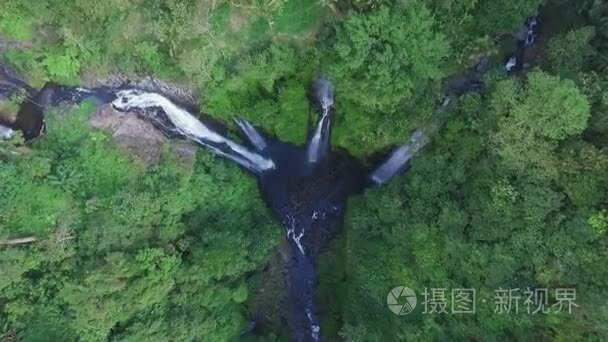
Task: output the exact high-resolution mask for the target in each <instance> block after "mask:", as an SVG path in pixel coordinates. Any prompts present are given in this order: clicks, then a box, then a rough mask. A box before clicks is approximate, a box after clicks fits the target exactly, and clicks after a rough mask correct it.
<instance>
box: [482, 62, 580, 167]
mask: <svg viewBox="0 0 608 342" xmlns="http://www.w3.org/2000/svg"><path fill="white" fill-rule="evenodd" d="M492 112H493V115H494V116H495V117H497V118H498V127H497V131H496V134H495V135H494V136H493V137H492V142H493V144H494V146H495V148H496V151H497V153H498V154H499V155H500V156H501V157H503V158H505V161H506V162H507V163H508V164H509V165H511V167H513V168H515V169H517V170H521V171H523V170H525V169H526V168H529V167H530V166H532V165H534V167H535V168H537V170H538V171H539V172H540V174H542V175H553V176H554V175H555V172H556V167H557V164H556V160H555V157H554V154H553V151H554V150H555V148H556V147H557V143H558V142H559V141H561V140H563V139H565V138H566V137H568V136H571V135H573V134H578V133H581V132H582V131H583V129H585V127H586V126H587V119H588V118H589V115H590V106H589V103H588V101H587V99H586V97H585V96H584V95H583V94H581V92H580V91H579V90H578V88H577V87H576V85H575V84H574V82H572V81H571V80H567V79H566V80H563V79H560V78H559V77H557V76H551V75H549V74H546V73H543V72H534V73H532V74H530V75H529V76H528V80H527V82H526V84H525V85H524V86H523V87H521V88H517V86H516V85H515V84H514V82H513V81H503V82H502V83H500V84H498V86H497V90H496V92H495V93H494V94H493V101H492Z"/></svg>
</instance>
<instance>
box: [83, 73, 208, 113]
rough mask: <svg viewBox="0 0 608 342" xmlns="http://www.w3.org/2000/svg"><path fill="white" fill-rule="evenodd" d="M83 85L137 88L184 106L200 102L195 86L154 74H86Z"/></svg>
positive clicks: (195, 104)
mask: <svg viewBox="0 0 608 342" xmlns="http://www.w3.org/2000/svg"><path fill="white" fill-rule="evenodd" d="M82 87H85V88H99V87H106V88H110V89H121V88H136V89H141V90H144V91H148V92H154V93H159V94H163V95H165V96H167V97H168V98H170V99H171V100H173V102H175V103H178V104H180V105H181V106H184V107H197V105H198V102H199V101H198V96H197V94H196V92H195V91H194V90H193V89H194V88H193V87H188V86H187V85H180V84H175V83H170V82H166V81H163V80H161V79H158V78H157V77H154V76H134V75H127V74H123V73H115V74H112V75H110V76H104V77H96V76H94V75H90V74H85V75H83V77H82ZM188 109H190V108H188ZM195 109H196V108H195Z"/></svg>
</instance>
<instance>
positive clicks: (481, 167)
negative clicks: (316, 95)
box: [0, 0, 608, 341]
mask: <svg viewBox="0 0 608 342" xmlns="http://www.w3.org/2000/svg"><path fill="white" fill-rule="evenodd" d="M540 4H541V1H540V0H517V1H507V0H465V1H462V0H441V1H435V0H414V1H399V0H394V1H387V0H384V1H383V0H367V1H365V0H363V1H359V0H323V1H316V0H301V1H295V0H272V1H270V0H239V1H230V2H226V1H221V0H220V1H203V0H200V1H199V0H197V1H194V0H192V1H189V0H186V1H177V0H165V1H150V0H130V1H122V0H120V1H119V0H111V1H86V0H66V1H59V2H57V1H50V0H6V1H4V2H3V4H2V11H0V32H1V34H2V37H3V40H6V41H16V42H18V43H19V44H18V45H17V46H18V47H17V48H13V49H8V50H4V51H3V54H4V57H5V58H6V59H7V60H8V61H10V62H11V63H12V64H13V65H15V66H16V67H17V68H18V69H19V70H20V71H21V72H22V73H23V74H24V75H26V76H27V78H28V80H29V81H30V82H31V83H32V84H35V85H41V84H43V83H44V82H46V81H57V82H63V83H69V84H77V83H79V82H80V79H81V78H89V79H90V78H103V77H105V76H106V75H108V74H109V73H115V72H124V73H128V74H134V73H151V74H154V75H156V76H158V77H160V78H162V79H165V80H169V81H174V82H180V83H184V84H187V85H189V86H190V87H191V88H193V89H196V90H197V91H198V93H199V94H200V103H201V110H202V111H205V112H208V113H211V115H215V116H217V117H219V118H222V119H231V118H232V117H234V116H237V115H242V116H244V117H246V118H247V119H249V120H250V121H252V122H253V123H254V124H256V125H259V126H261V127H263V128H264V129H265V130H266V131H267V132H268V133H270V134H274V135H277V136H278V137H280V138H281V139H284V140H287V141H292V142H296V143H301V142H303V141H304V139H305V130H304V127H305V126H306V122H307V114H308V107H307V102H306V87H307V85H308V84H309V82H310V81H311V80H312V78H313V77H314V76H316V75H317V74H318V73H319V72H321V73H323V74H325V75H327V77H329V78H330V79H331V80H333V81H334V83H335V85H336V91H337V96H336V97H337V103H336V109H337V115H336V122H335V124H336V126H335V134H334V140H335V143H336V144H337V145H339V146H341V147H344V148H347V149H348V150H349V151H351V152H352V153H353V154H355V155H358V156H366V155H368V154H369V153H371V152H374V151H376V150H378V149H382V148H386V147H388V146H390V145H393V144H397V143H401V142H403V141H404V140H405V139H406V138H407V136H408V135H409V133H410V132H411V131H412V130H413V129H415V128H417V127H421V126H423V125H425V123H427V122H428V121H429V120H430V119H431V117H432V115H433V113H434V109H435V107H436V106H437V103H438V102H439V101H440V99H441V97H442V94H443V90H442V80H443V79H444V78H445V77H446V76H448V75H451V74H453V73H455V72H462V71H463V70H465V69H466V68H468V67H470V66H471V65H473V64H474V63H475V62H476V60H477V59H478V58H479V56H481V55H482V54H490V55H491V56H493V60H494V63H495V64H496V65H499V64H500V63H501V62H502V58H503V55H502V53H503V52H504V51H505V49H512V46H511V45H509V42H512V40H513V38H512V37H510V34H511V33H513V32H516V31H517V30H518V29H519V27H520V26H521V23H523V21H524V20H525V18H526V17H527V16H528V15H530V13H532V12H533V11H534V10H535V9H536V8H537V6H539V5H540ZM543 5H544V10H543V11H544V13H545V17H546V18H545V22H544V23H543V30H542V31H541V37H540V40H539V42H538V43H537V45H536V48H537V52H536V53H535V55H534V56H532V57H531V60H532V61H533V70H530V71H529V72H528V73H527V75H526V76H525V77H511V78H509V77H508V76H507V75H505V73H504V72H503V71H502V70H501V68H499V67H496V68H494V69H492V70H491V72H490V73H489V75H488V76H487V80H486V83H487V87H486V89H485V90H484V91H483V92H481V93H478V94H470V95H466V96H464V97H462V98H461V99H459V100H458V101H456V102H455V104H454V106H453V107H452V108H451V109H450V113H449V115H450V118H449V120H448V121H447V122H446V124H445V125H444V126H443V127H442V128H441V130H440V131H439V132H437V133H436V134H435V135H434V136H433V143H432V145H431V146H430V147H429V148H427V149H425V150H424V151H423V153H422V154H421V155H420V156H419V157H418V158H417V159H416V161H415V163H414V165H413V167H412V169H411V170H410V171H409V173H408V174H407V175H406V176H404V177H400V178H399V179H398V180H396V181H395V182H393V183H391V184H390V185H389V186H387V187H385V188H380V189H376V190H372V191H368V192H366V193H365V194H364V195H362V196H359V197H357V198H354V199H353V200H352V203H351V205H350V208H349V215H348V217H347V222H346V226H345V227H344V232H343V234H342V235H341V237H340V238H339V239H338V240H336V241H335V243H334V244H333V245H332V246H331V248H330V249H328V251H327V252H326V253H325V255H322V256H321V257H320V258H319V263H320V265H319V267H320V274H319V279H320V289H319V293H318V296H319V303H321V304H322V305H321V307H320V309H321V311H322V312H321V318H322V321H323V325H322V326H323V330H322V333H323V334H324V336H325V338H326V340H330V341H333V340H346V341H394V340H419V341H428V340H491V341H498V340H511V339H515V340H539V339H540V340H568V341H570V340H597V341H600V340H606V339H607V338H608V304H606V300H605V298H606V296H607V295H608V293H607V289H608V286H607V285H608V284H607V283H608V273H607V272H608V269H607V268H606V267H605V264H606V259H607V257H608V237H607V234H608V233H607V231H608V211H607V210H608V197H607V196H608V191H607V190H608V189H607V187H608V175H607V174H606V170H607V169H608V155H607V147H608V138H607V135H606V133H607V131H608V96H607V95H606V94H608V74H607V72H606V71H607V70H608V26H607V23H608V5H606V4H604V3H602V2H598V1H592V0H581V1H577V2H576V3H574V2H571V1H566V0H548V1H547V3H545V4H543ZM503 42H506V43H503ZM504 44H507V45H508V46H507V47H505V45H504ZM0 46H2V44H0ZM93 110H94V109H93V108H92V105H91V104H84V105H83V106H81V108H79V109H77V110H76V111H75V112H74V113H71V114H69V115H51V116H50V118H49V120H50V122H49V125H48V126H49V130H48V133H47V134H46V135H45V136H43V137H41V138H39V139H37V140H36V141H35V142H33V144H31V145H29V146H28V147H23V146H21V144H20V143H19V142H2V143H1V145H0V240H6V239H10V238H16V237H22V236H35V237H36V239H37V242H35V243H32V244H29V245H21V246H9V247H7V246H3V247H0V264H1V265H0V335H3V336H4V338H10V337H12V336H16V337H18V338H19V339H20V340H23V341H48V340H57V341H64V340H65V341H75V340H80V341H102V340H128V341H148V340H157V341H192V340H203V341H226V340H230V339H233V338H236V337H238V335H239V333H240V331H241V330H242V329H244V328H245V327H246V326H247V324H248V323H247V319H248V315H247V308H248V305H249V303H250V301H251V300H252V297H253V296H254V295H255V291H256V288H257V287H258V286H259V281H258V275H259V271H260V269H261V268H262V267H263V265H264V264H265V263H266V262H267V260H268V259H269V257H270V256H271V255H272V254H273V253H275V251H276V246H277V245H278V243H279V241H280V239H281V228H280V227H279V226H278V224H277V223H276V222H275V221H274V220H273V219H272V218H271V216H270V213H269V211H268V210H267V209H266V208H265V205H264V203H263V202H262V200H261V199H260V196H259V194H258V192H257V189H256V185H255V184H254V180H253V179H251V178H250V177H248V176H246V175H244V174H243V173H242V172H241V171H240V170H239V169H238V168H237V167H235V166H233V165H230V164H228V163H226V162H223V161H221V160H218V159H216V158H214V157H213V156H211V155H210V154H209V153H207V152H205V151H199V152H198V155H197V158H196V162H195V165H194V167H193V168H192V169H188V168H184V167H183V166H182V165H180V163H179V162H178V160H177V159H176V158H175V156H174V155H173V154H172V153H171V152H170V151H169V149H166V151H165V153H163V158H162V161H161V162H160V163H159V164H158V165H156V166H152V167H148V168H146V167H144V166H142V165H141V163H139V162H138V161H137V160H134V159H133V158H132V157H131V156H130V155H128V154H127V153H126V152H125V151H124V150H122V149H121V148H119V147H118V146H116V145H115V144H114V143H113V142H112V140H111V138H110V137H108V136H107V135H106V134H104V133H102V132H99V131H94V130H91V129H90V128H89V127H88V125H87V120H88V119H87V118H88V116H89V115H90V114H91V112H92V111H93ZM13 152H16V153H19V154H18V156H15V154H14V153H13ZM398 285H407V286H409V287H411V288H413V289H415V290H416V291H417V293H418V295H419V301H421V300H422V298H421V294H422V291H423V289H424V288H447V289H455V288H475V289H476V291H477V298H478V300H481V299H486V300H487V303H488V305H485V306H482V305H481V304H478V310H477V313H476V314H475V315H436V314H424V313H422V312H421V311H420V307H419V308H418V311H414V312H413V313H412V314H410V315H408V316H397V315H394V314H393V313H391V312H390V311H389V310H388V308H387V307H386V295H387V293H388V291H389V290H390V289H392V288H393V287H395V286H398ZM498 288H508V289H512V288H520V289H525V288H548V289H551V290H554V289H557V288H576V290H577V298H576V303H577V304H578V305H579V307H578V308H575V309H574V312H573V313H572V314H568V313H567V312H560V313H556V312H555V311H552V312H550V313H548V314H536V315H529V314H526V313H525V312H524V310H523V307H521V308H520V309H522V310H520V313H519V314H509V315H505V314H502V315H501V314H498V313H496V312H494V306H493V305H492V304H493V302H494V297H495V290H497V289H498ZM549 295H550V298H549V299H550V302H554V301H555V296H554V293H553V292H550V294H549ZM284 338H285V336H281V335H280V334H279V335H276V332H275V333H271V332H268V334H267V335H266V336H263V337H259V340H277V339H278V340H282V339H284Z"/></svg>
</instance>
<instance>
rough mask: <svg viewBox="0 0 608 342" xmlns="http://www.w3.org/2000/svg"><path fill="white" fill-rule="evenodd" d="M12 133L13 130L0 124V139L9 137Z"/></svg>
mask: <svg viewBox="0 0 608 342" xmlns="http://www.w3.org/2000/svg"><path fill="white" fill-rule="evenodd" d="M14 133H15V131H13V130H12V129H10V128H8V127H6V126H3V125H0V139H10V138H11V137H12V136H13V134H14Z"/></svg>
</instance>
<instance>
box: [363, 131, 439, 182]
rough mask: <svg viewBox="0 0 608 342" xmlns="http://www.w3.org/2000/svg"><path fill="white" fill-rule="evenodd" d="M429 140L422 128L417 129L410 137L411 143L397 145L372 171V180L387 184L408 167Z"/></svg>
mask: <svg viewBox="0 0 608 342" xmlns="http://www.w3.org/2000/svg"><path fill="white" fill-rule="evenodd" d="M427 142H428V138H427V136H426V135H425V134H424V132H422V131H421V130H416V131H415V132H414V134H412V137H411V138H410V143H409V144H405V145H402V146H399V147H397V148H396V149H394V150H393V152H391V154H390V156H389V157H388V159H387V160H386V161H385V162H384V163H382V164H380V166H378V167H377V168H376V169H375V170H374V171H372V172H371V173H370V176H369V178H370V180H371V181H372V182H373V183H374V184H377V185H381V184H385V183H387V182H388V181H389V180H390V179H392V178H393V177H394V176H395V175H397V174H398V173H399V172H401V171H403V169H404V168H405V167H407V164H408V162H409V161H410V159H412V157H413V156H414V155H415V154H416V152H418V150H420V149H421V148H422V147H423V146H424V145H425V144H426V143H427Z"/></svg>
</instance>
